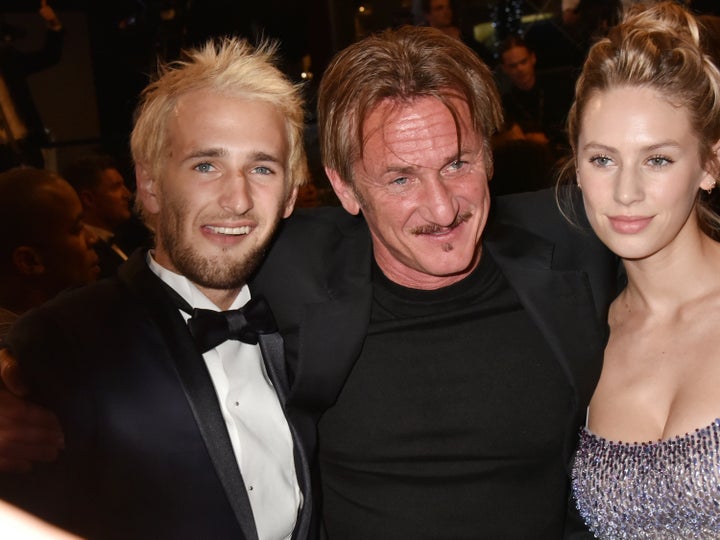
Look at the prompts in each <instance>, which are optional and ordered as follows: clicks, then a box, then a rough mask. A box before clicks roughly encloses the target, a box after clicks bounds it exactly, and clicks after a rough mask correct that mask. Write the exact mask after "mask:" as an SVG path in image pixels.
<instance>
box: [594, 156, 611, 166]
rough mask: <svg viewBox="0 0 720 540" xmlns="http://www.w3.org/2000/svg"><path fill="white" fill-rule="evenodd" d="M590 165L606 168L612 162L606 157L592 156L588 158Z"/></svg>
mask: <svg viewBox="0 0 720 540" xmlns="http://www.w3.org/2000/svg"><path fill="white" fill-rule="evenodd" d="M590 163H592V164H593V165H596V166H598V167H607V166H608V165H610V163H612V160H611V159H610V158H609V157H608V156H593V157H591V158H590Z"/></svg>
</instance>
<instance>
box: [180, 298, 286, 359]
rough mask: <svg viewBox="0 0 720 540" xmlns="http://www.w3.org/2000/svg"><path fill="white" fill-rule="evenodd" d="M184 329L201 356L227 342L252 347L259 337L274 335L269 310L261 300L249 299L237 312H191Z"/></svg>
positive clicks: (274, 326)
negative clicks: (193, 340)
mask: <svg viewBox="0 0 720 540" xmlns="http://www.w3.org/2000/svg"><path fill="white" fill-rule="evenodd" d="M188 328H189V329H190V333H191V334H192V336H193V338H194V339H195V343H197V346H198V348H199V349H200V352H201V353H203V354H204V353H205V352H207V351H209V350H210V349H214V348H215V347H217V346H218V345H220V344H221V343H224V342H225V341H227V340H229V339H236V340H238V341H242V342H243V343H249V344H251V345H254V344H256V343H257V342H258V335H259V334H272V333H273V332H277V326H276V324H275V319H274V318H273V315H272V312H271V311H270V306H268V304H267V302H266V301H265V299H264V298H262V297H259V298H252V299H251V300H250V301H249V302H248V303H247V304H245V305H244V306H243V307H241V308H240V309H231V310H229V311H213V310H210V309H198V308H195V309H193V310H192V317H190V319H189V320H188Z"/></svg>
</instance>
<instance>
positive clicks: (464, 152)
mask: <svg viewBox="0 0 720 540" xmlns="http://www.w3.org/2000/svg"><path fill="white" fill-rule="evenodd" d="M473 154H475V152H474V151H473V150H470V149H468V148H461V149H460V152H459V153H455V154H453V155H452V156H451V157H446V158H445V159H444V161H443V162H444V163H445V165H450V164H451V163H453V162H455V161H457V160H459V159H463V157H467V156H469V155H473ZM419 168H420V169H422V168H424V167H418V166H417V165H405V166H392V165H391V166H389V167H387V168H386V169H385V172H386V173H399V174H409V173H412V172H415V171H416V170H417V169H419Z"/></svg>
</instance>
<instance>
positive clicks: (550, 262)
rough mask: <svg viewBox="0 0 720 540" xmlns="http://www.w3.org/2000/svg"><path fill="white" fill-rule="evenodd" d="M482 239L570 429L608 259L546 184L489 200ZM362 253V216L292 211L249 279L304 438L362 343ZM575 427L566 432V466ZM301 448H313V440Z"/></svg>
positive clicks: (608, 278)
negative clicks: (266, 316)
mask: <svg viewBox="0 0 720 540" xmlns="http://www.w3.org/2000/svg"><path fill="white" fill-rule="evenodd" d="M483 246H484V249H486V250H487V251H489V252H490V253H491V254H492V256H493V257H494V259H495V260H496V261H497V263H498V265H499V266H500V268H501V270H502V272H503V273H504V275H505V277H506V278H507V279H508V281H509V283H510V285H511V286H512V288H513V289H514V290H515V291H516V293H517V294H518V297H519V298H520V301H521V302H522V304H523V305H524V307H525V309H526V310H527V312H528V313H529V315H530V316H531V317H532V319H533V321H534V322H535V323H536V324H537V326H538V328H539V329H540V330H541V332H542V333H543V335H544V336H545V339H546V340H547V343H548V345H549V346H550V348H551V349H552V351H553V352H554V354H555V358H556V360H557V362H558V364H559V365H560V367H561V368H562V371H563V373H564V374H565V376H566V377H567V380H568V382H569V384H570V387H571V388H572V391H573V403H572V405H573V406H572V407H571V413H570V414H572V419H571V420H572V423H571V425H573V426H576V427H577V428H578V429H579V427H580V426H581V425H582V423H583V420H584V414H585V410H586V407H587V405H588V403H589V400H590V398H591V396H592V393H593V390H594V388H595V385H596V383H597V379H598V377H599V374H600V368H601V365H602V354H603V349H604V345H605V341H606V338H607V325H606V319H607V310H608V306H609V303H610V301H611V300H612V299H613V298H614V296H615V294H616V291H617V289H616V281H617V279H616V278H617V269H618V263H617V259H616V258H615V257H614V256H612V255H611V254H610V253H609V252H608V251H607V250H606V249H605V248H604V246H602V244H601V243H600V242H599V240H598V239H597V238H596V237H595V236H594V234H593V233H592V232H591V231H590V230H589V228H587V227H585V228H583V227H575V226H572V225H571V224H569V223H568V222H567V221H566V220H565V219H564V218H563V217H562V216H561V215H560V214H559V212H558V210H557V207H556V204H555V201H554V198H553V194H552V192H550V191H549V190H546V191H541V192H535V193H529V194H522V195H513V196H510V197H504V198H500V199H498V200H496V201H493V212H492V215H491V218H490V222H489V223H488V227H487V228H486V231H485V233H484V235H483ZM371 261H372V246H371V240H370V236H369V233H368V230H367V225H366V224H365V222H364V220H363V219H362V218H358V217H353V216H350V215H348V214H347V213H345V212H344V211H343V210H342V209H322V210H319V211H318V210H314V211H307V212H305V211H298V212H296V214H295V215H294V216H293V217H292V218H290V219H289V220H287V221H286V223H284V225H283V228H282V231H281V233H280V234H279V235H278V236H277V238H276V242H275V244H274V246H273V247H272V249H271V250H270V252H269V254H268V257H267V258H266V260H265V262H264V264H263V266H262V267H261V269H260V271H259V272H258V273H257V275H256V277H255V279H254V280H253V290H254V292H255V293H262V294H264V295H265V296H266V297H267V298H268V300H269V302H270V305H271V306H273V313H274V314H275V317H276V319H277V321H278V324H279V326H280V330H281V333H282V334H283V337H284V339H285V345H286V354H287V358H288V362H290V364H291V366H290V372H291V380H292V391H291V394H290V396H289V401H288V405H289V410H290V414H291V415H293V417H294V419H295V422H294V423H295V425H296V426H298V428H299V429H301V430H302V431H303V434H304V436H303V437H302V440H303V441H305V442H310V443H311V445H312V443H313V441H315V440H316V437H315V431H314V430H315V429H316V422H317V420H318V418H319V417H320V416H321V415H322V413H323V412H324V411H325V410H326V409H327V408H328V407H330V406H332V404H333V403H334V402H335V400H336V398H337V396H338V393H339V392H340V390H341V389H342V386H343V383H344V381H345V379H346V377H347V376H348V373H349V372H350V370H351V369H352V367H353V365H354V363H355V361H356V360H357V358H358V356H359V354H360V351H361V349H362V346H363V341H364V338H365V335H366V333H367V328H368V324H369V320H370V310H371V304H372V297H373V289H372V280H371ZM562 421H563V423H564V424H567V419H562ZM577 435H578V434H577V430H572V431H570V432H568V433H567V434H566V441H565V443H566V444H565V454H566V458H567V462H568V467H569V465H570V460H571V456H572V453H573V450H574V448H575V444H576V441H577ZM307 451H308V454H309V455H311V456H314V455H316V448H315V446H314V445H312V446H309V447H308V448H307ZM316 498H317V497H316Z"/></svg>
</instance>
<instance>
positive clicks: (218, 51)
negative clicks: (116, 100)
mask: <svg viewBox="0 0 720 540" xmlns="http://www.w3.org/2000/svg"><path fill="white" fill-rule="evenodd" d="M277 48H278V45H277V43H273V42H269V41H264V42H262V43H261V44H259V45H258V46H257V47H253V46H252V45H250V44H249V43H248V42H247V41H246V40H240V39H237V38H223V39H221V40H219V41H213V40H211V41H208V42H207V43H205V45H204V46H202V47H200V48H198V49H192V50H189V51H185V53H184V59H183V60H178V61H176V62H173V63H171V64H166V65H161V66H160V67H159V70H158V75H159V76H158V78H157V80H155V81H154V82H152V83H150V84H149V85H148V86H147V87H146V88H145V90H143V92H142V95H141V100H140V104H139V105H138V108H137V110H136V113H135V127H134V128H133V131H132V135H131V137H130V149H131V152H132V157H133V160H134V162H135V163H136V164H137V163H142V164H143V165H144V166H146V167H147V168H148V170H149V171H150V174H151V175H152V176H153V177H154V178H157V177H159V175H160V172H161V171H162V169H163V166H164V162H165V159H166V157H167V146H168V133H167V122H168V119H169V118H170V116H171V114H172V112H173V110H174V109H175V106H176V104H177V102H178V99H179V98H180V97H181V96H183V95H185V94H187V93H189V92H194V91H198V90H210V91H212V92H217V93H218V94H222V95H226V96H232V97H237V98H240V99H246V100H257V101H264V102H267V103H270V104H271V105H273V106H275V107H276V108H277V110H278V111H279V112H280V113H281V114H282V115H283V117H284V118H285V123H286V127H287V137H288V148H289V155H288V163H287V164H286V165H287V167H286V169H287V181H288V186H287V187H288V188H289V190H290V189H292V188H294V187H299V186H300V185H302V184H303V183H304V182H305V180H306V178H307V176H308V169H307V161H306V157H305V147H304V144H303V133H304V126H305V123H304V120H305V118H304V111H303V100H302V97H301V95H300V88H299V87H298V86H295V85H293V84H292V83H291V82H290V81H289V80H288V79H287V78H286V77H285V75H283V74H282V73H281V72H280V70H279V69H278V68H277V67H276V66H275V60H276V58H275V57H276V51H277ZM218 114H222V111H218Z"/></svg>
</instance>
